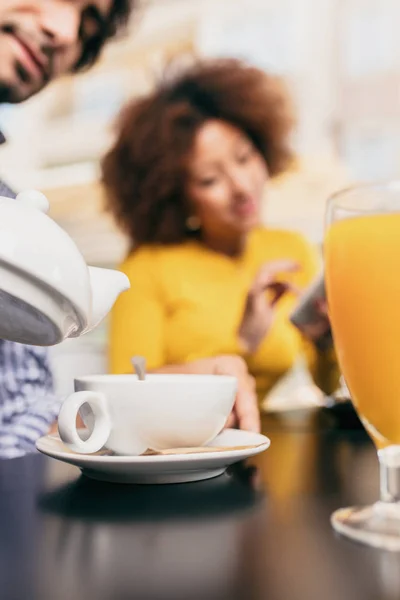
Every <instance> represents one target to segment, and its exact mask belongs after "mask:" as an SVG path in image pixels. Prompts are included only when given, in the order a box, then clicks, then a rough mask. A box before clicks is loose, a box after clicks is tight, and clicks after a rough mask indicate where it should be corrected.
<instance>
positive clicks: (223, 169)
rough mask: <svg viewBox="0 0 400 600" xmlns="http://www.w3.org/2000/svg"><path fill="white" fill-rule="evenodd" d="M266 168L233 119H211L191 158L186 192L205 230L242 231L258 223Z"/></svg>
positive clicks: (219, 232) (210, 232)
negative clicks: (234, 124) (233, 123)
mask: <svg viewBox="0 0 400 600" xmlns="http://www.w3.org/2000/svg"><path fill="white" fill-rule="evenodd" d="M267 179H268V170H267V166H266V163H265V161H264V159H263V157H262V156H261V154H260V153H259V152H258V151H257V150H256V148H255V147H254V145H253V143H252V142H251V140H250V139H249V138H248V137H247V136H246V135H245V134H244V133H243V131H241V130H240V129H237V128H236V127H234V126H233V125H231V124H229V123H227V122H224V121H219V120H216V119H215V120H209V121H207V122H206V123H205V124H204V125H203V126H202V127H201V128H200V129H199V131H198V133H197V135H196V137H195V141H194V145H193V149H192V152H191V153H190V156H189V161H188V179H187V188H186V192H187V196H188V199H189V202H190V204H191V207H192V211H193V214H194V215H195V216H197V217H198V218H199V219H200V223H201V229H202V231H203V233H204V234H205V235H209V236H214V237H215V236H226V235H227V234H229V235H231V236H232V235H238V236H241V235H243V234H246V233H248V232H249V231H251V229H252V228H253V227H255V226H256V225H257V224H258V223H259V216H260V208H261V200H262V195H263V190H264V186H265V183H266V181H267Z"/></svg>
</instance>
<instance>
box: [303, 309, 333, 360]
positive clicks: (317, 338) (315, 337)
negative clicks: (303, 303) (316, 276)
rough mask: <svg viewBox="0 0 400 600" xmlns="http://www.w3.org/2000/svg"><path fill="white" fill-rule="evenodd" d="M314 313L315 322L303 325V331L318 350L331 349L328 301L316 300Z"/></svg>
mask: <svg viewBox="0 0 400 600" xmlns="http://www.w3.org/2000/svg"><path fill="white" fill-rule="evenodd" d="M314 311H315V316H314V319H313V321H312V322H310V323H305V324H304V325H302V327H301V331H302V332H303V334H304V335H305V336H306V337H307V338H308V339H309V340H311V341H312V342H313V343H314V344H315V345H316V346H317V348H320V349H321V350H325V349H326V348H329V347H331V346H332V343H333V342H332V333H331V324H330V321H329V314H328V304H327V302H326V300H325V299H322V298H320V299H318V300H315V302H314Z"/></svg>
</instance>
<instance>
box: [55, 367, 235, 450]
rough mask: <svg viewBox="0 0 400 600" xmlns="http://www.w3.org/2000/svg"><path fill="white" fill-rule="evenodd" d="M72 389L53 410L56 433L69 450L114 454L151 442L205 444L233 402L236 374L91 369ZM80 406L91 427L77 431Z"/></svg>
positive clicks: (153, 444)
mask: <svg viewBox="0 0 400 600" xmlns="http://www.w3.org/2000/svg"><path fill="white" fill-rule="evenodd" d="M75 390H76V392H75V393H74V394H72V395H71V396H69V397H68V398H67V399H66V400H64V402H63V405H62V407H61V410H60V413H59V415H58V431H59V434H60V438H61V439H62V441H63V442H64V444H66V445H67V446H68V447H69V448H70V449H71V450H73V451H74V452H80V453H81V454H94V453H95V452H98V451H99V450H101V449H103V448H104V447H106V448H107V449H108V450H112V451H113V452H115V453H116V454H118V455H120V456H121V455H128V454H130V455H136V456H137V455H140V454H143V452H145V451H146V450H147V448H152V449H153V450H166V449H168V448H186V447H192V448H193V447H196V446H204V444H207V443H208V442H209V441H210V440H212V439H214V438H215V436H216V435H217V434H218V433H220V431H222V430H223V428H224V426H225V423H226V421H227V419H228V416H229V415H230V413H231V411H232V408H233V404H234V402H235V396H236V390H237V380H236V378H235V377H229V376H226V375H175V374H169V375H148V376H147V377H146V381H140V380H139V379H138V378H137V376H136V375H91V376H87V377H80V378H78V379H76V380H75ZM78 412H80V414H81V416H82V418H83V422H84V423H85V425H86V427H87V428H88V429H89V430H90V431H91V435H90V437H89V438H88V439H85V440H83V439H82V438H81V437H80V436H79V435H78V432H77V431H76V417H77V415H78Z"/></svg>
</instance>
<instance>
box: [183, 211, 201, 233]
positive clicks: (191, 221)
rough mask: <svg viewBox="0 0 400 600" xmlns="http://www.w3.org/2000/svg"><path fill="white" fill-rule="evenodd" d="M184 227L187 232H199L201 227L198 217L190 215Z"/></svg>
mask: <svg viewBox="0 0 400 600" xmlns="http://www.w3.org/2000/svg"><path fill="white" fill-rule="evenodd" d="M186 227H187V228H188V229H189V231H199V229H200V227H201V221H200V219H199V217H197V216H196V215H191V216H190V217H188V218H187V219H186Z"/></svg>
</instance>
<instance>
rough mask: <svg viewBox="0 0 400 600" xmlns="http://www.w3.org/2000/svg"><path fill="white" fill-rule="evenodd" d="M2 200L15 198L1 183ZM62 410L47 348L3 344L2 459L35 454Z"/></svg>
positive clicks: (0, 350)
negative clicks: (4, 197)
mask: <svg viewBox="0 0 400 600" xmlns="http://www.w3.org/2000/svg"><path fill="white" fill-rule="evenodd" d="M0 143H1V140H0ZM0 196H7V197H9V198H14V197H15V194H14V193H13V191H12V190H11V189H10V188H9V187H8V186H7V185H6V184H5V183H3V182H2V181H1V180H0ZM59 409H60V400H59V399H57V398H56V397H55V395H54V391H53V377H52V373H51V369H50V365H49V358H48V353H47V350H46V348H37V347H35V346H25V345H23V344H16V343H14V342H8V341H5V340H0V458H15V457H17V456H22V455H23V454H26V453H28V452H35V442H36V440H37V439H38V438H39V437H40V436H42V435H44V434H45V433H47V432H48V430H49V428H50V426H51V425H52V423H53V422H54V421H55V420H56V418H57V415H58V412H59Z"/></svg>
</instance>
